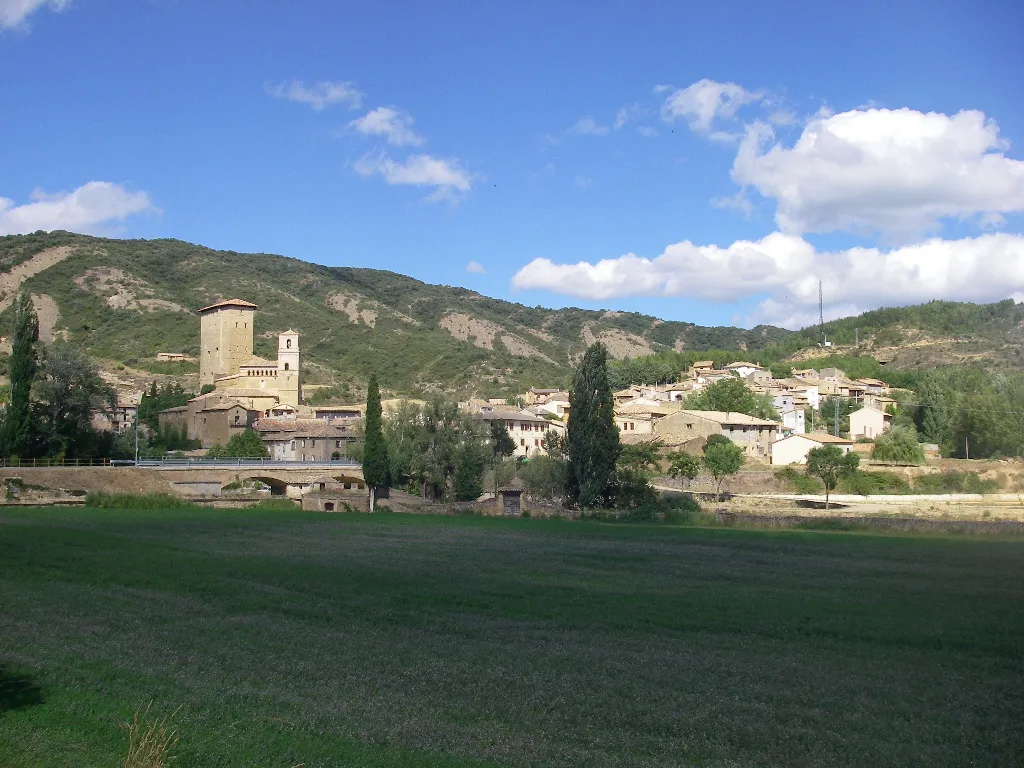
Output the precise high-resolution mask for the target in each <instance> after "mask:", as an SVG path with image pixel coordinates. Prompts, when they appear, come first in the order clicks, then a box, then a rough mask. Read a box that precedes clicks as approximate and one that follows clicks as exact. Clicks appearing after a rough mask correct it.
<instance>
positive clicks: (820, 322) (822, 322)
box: [818, 280, 826, 347]
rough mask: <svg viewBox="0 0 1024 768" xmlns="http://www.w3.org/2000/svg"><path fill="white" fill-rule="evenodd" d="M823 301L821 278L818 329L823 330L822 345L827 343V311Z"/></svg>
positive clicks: (819, 284) (819, 282)
mask: <svg viewBox="0 0 1024 768" xmlns="http://www.w3.org/2000/svg"><path fill="white" fill-rule="evenodd" d="M823 307H824V305H823V304H822V301H821V280H819V281H818V330H819V331H820V332H821V346H823V347H824V346H826V344H825V311H824V309H823Z"/></svg>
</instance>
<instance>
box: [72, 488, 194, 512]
mask: <svg viewBox="0 0 1024 768" xmlns="http://www.w3.org/2000/svg"><path fill="white" fill-rule="evenodd" d="M85 506H87V507H92V508H94V509H192V508H196V507H198V506H199V505H198V504H195V503H194V502H191V501H188V500H187V499H183V498H181V497H180V496H172V495H171V494H169V493H105V492H103V491H95V492H93V493H89V494H88V495H86V497H85Z"/></svg>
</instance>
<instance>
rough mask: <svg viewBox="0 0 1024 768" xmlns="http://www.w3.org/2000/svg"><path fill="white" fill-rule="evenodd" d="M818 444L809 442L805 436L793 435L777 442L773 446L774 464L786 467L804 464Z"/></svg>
mask: <svg viewBox="0 0 1024 768" xmlns="http://www.w3.org/2000/svg"><path fill="white" fill-rule="evenodd" d="M817 447H818V444H817V443H816V442H814V441H813V440H809V439H808V438H806V437H804V436H803V435H791V436H790V437H784V438H782V439H781V440H776V441H775V444H774V445H772V464H778V465H780V466H785V465H787V464H803V463H805V462H806V461H807V454H808V452H809V451H810V450H811V449H812V448H817Z"/></svg>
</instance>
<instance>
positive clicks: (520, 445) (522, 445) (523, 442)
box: [519, 440, 526, 448]
mask: <svg viewBox="0 0 1024 768" xmlns="http://www.w3.org/2000/svg"><path fill="white" fill-rule="evenodd" d="M519 447H520V448H525V447H526V441H525V440H520V441H519Z"/></svg>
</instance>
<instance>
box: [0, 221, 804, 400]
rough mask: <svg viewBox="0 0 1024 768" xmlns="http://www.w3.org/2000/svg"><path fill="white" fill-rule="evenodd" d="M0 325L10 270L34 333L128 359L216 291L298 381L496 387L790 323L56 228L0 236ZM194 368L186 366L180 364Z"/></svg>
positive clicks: (192, 330) (180, 333) (759, 337)
mask: <svg viewBox="0 0 1024 768" xmlns="http://www.w3.org/2000/svg"><path fill="white" fill-rule="evenodd" d="M0 272H3V273H4V274H3V275H0V309H2V310H3V311H2V313H0V327H2V328H4V329H6V328H8V327H9V325H10V308H9V303H10V301H9V300H10V299H11V298H12V296H13V292H14V290H15V288H16V286H17V278H18V277H19V276H22V275H24V276H25V277H26V279H27V285H28V287H29V289H30V290H31V291H32V293H33V294H35V295H37V296H39V297H40V299H39V301H38V302H37V306H38V307H39V308H40V315H41V320H42V325H43V329H44V335H48V336H52V335H54V334H56V335H58V336H61V335H62V336H65V337H66V338H67V339H68V340H69V341H71V342H72V343H73V344H75V345H76V346H78V347H80V348H82V349H83V350H85V351H87V352H88V353H89V354H91V355H93V356H94V357H97V358H100V359H103V360H108V361H112V362H114V363H120V364H125V365H128V366H132V367H135V368H143V369H146V370H150V371H158V372H166V373H182V372H184V371H187V370H189V366H188V365H187V364H186V365H184V366H182V365H180V364H177V365H171V366H167V365H164V366H160V365H155V364H154V356H155V355H156V353H157V352H184V353H186V354H192V355H194V354H196V353H197V352H198V341H199V318H198V316H197V315H196V314H195V310H197V309H199V308H200V307H202V306H205V305H207V304H210V303H213V302H215V301H217V300H219V299H224V298H234V297H238V298H243V299H247V300H249V301H253V302H255V303H256V304H258V305H259V306H260V310H259V313H258V314H257V326H256V334H257V339H256V350H255V351H256V354H258V355H263V356H267V357H273V356H274V355H275V354H276V352H275V350H276V346H275V344H276V338H275V336H276V334H277V333H278V332H279V331H283V330H285V329H287V328H294V329H295V330H297V331H298V332H299V333H301V334H302V347H303V353H304V355H305V362H304V367H305V368H306V370H307V371H308V376H307V381H308V382H309V383H324V384H337V385H342V384H351V385H352V386H353V389H355V390H356V391H358V389H359V387H360V385H361V384H362V383H363V382H365V380H366V378H367V377H368V376H369V374H370V372H371V371H376V372H377V373H378V375H379V376H380V378H381V381H382V382H385V383H386V387H387V388H388V389H389V390H391V391H394V392H400V393H405V394H418V393H424V392H430V391H434V390H438V389H445V390H448V391H454V392H459V393H463V394H468V393H474V394H479V395H487V396H500V395H503V394H509V393H513V392H520V391H522V389H523V388H524V387H529V386H541V385H546V386H557V385H564V384H566V383H567V382H568V379H569V375H570V371H571V366H572V363H573V362H574V361H575V359H576V358H577V357H578V356H579V354H580V353H581V352H582V351H583V350H584V349H585V348H586V346H587V345H588V344H590V343H591V342H592V341H593V340H594V339H601V340H602V341H604V342H605V343H606V344H607V345H608V347H609V349H610V351H611V353H612V355H613V357H620V358H621V357H628V356H637V355H644V354H651V353H655V352H661V351H667V350H672V349H686V350H705V349H714V348H717V349H722V348H728V349H744V350H750V351H757V350H761V349H764V348H765V347H767V346H768V345H771V344H772V343H774V342H779V341H781V340H783V339H785V338H786V337H787V336H788V335H789V334H790V332H789V331H786V330H783V329H781V328H775V327H770V326H763V327H757V328H753V329H751V330H743V329H739V328H730V327H722V328H709V327H702V326H697V325H693V324H691V323H682V322H665V321H662V320H659V319H657V318H654V317H649V316H646V315H641V314H637V313H616V312H602V311H588V310H581V309H564V310H547V309H541V308H539V307H538V308H532V307H527V306H524V305H521V304H515V303H512V302H507V301H501V300H498V299H491V298H488V297H486V296H482V295H480V294H479V293H476V292H474V291H470V290H466V289H464V288H454V287H449V286H439V285H429V284H427V283H423V282H420V281H419V280H414V279H412V278H410V277H406V276H403V275H399V274H395V273H393V272H387V271H383V270H374V269H357V268H350V267H324V266H320V265H317V264H310V263H308V262H303V261H300V260H298V259H293V258H287V257H283V256H274V255H269V254H242V253H235V252H231V251H215V250H212V249H209V248H203V247H201V246H196V245H191V244H189V243H185V242H182V241H180V240H114V239H106V238H98V237H89V236H84V235H76V234H72V233H69V232H60V231H57V232H51V233H48V234H47V233H36V234H33V235H12V236H7V237H0ZM193 367H194V366H193Z"/></svg>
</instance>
